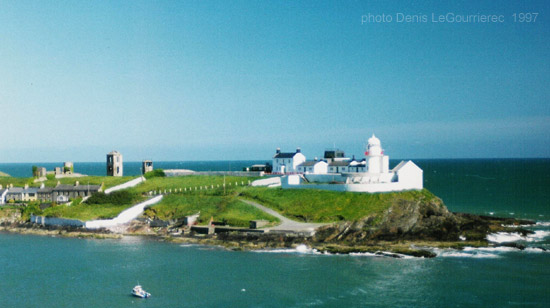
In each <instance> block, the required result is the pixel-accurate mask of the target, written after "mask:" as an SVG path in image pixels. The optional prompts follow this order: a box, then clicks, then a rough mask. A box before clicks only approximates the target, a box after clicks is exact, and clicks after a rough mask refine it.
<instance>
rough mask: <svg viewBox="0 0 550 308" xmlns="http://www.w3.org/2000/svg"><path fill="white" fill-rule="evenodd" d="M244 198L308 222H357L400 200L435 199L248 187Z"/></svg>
mask: <svg viewBox="0 0 550 308" xmlns="http://www.w3.org/2000/svg"><path fill="white" fill-rule="evenodd" d="M241 196H243V197H245V198H248V199H251V200H254V201H257V202H258V203H261V204H263V205H265V206H268V207H270V208H272V209H274V210H276V211H277V212H279V213H281V214H282V215H283V216H287V217H289V218H293V219H295V220H299V221H307V222H335V221H342V220H357V219H360V218H362V217H365V216H368V215H370V214H377V213H382V212H383V211H385V210H386V209H388V208H389V207H390V206H391V205H392V204H393V202H395V201H396V200H397V199H407V200H413V199H417V198H419V197H426V198H433V197H434V196H433V194H431V193H430V192H429V191H427V190H422V191H407V192H395V193H378V194H364V193H351V192H334V191H325V190H313V189H312V190H310V189H281V188H265V187H248V188H246V189H243V190H242V191H241Z"/></svg>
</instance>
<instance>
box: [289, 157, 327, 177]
mask: <svg viewBox="0 0 550 308" xmlns="http://www.w3.org/2000/svg"><path fill="white" fill-rule="evenodd" d="M297 170H298V172H299V173H314V174H326V173H327V172H328V164H327V162H326V161H323V160H320V161H306V162H303V163H301V164H299V165H298V168H297Z"/></svg>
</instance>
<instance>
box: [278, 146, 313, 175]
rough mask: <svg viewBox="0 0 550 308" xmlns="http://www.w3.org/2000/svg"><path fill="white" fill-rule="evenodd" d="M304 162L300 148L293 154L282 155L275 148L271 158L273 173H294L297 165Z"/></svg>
mask: <svg viewBox="0 0 550 308" xmlns="http://www.w3.org/2000/svg"><path fill="white" fill-rule="evenodd" d="M305 161H306V157H305V155H304V154H302V151H301V150H300V148H297V149H296V152H293V153H283V152H281V149H280V148H277V150H276V152H275V155H274V156H273V173H296V172H298V168H297V167H298V165H300V164H302V163H303V162H305Z"/></svg>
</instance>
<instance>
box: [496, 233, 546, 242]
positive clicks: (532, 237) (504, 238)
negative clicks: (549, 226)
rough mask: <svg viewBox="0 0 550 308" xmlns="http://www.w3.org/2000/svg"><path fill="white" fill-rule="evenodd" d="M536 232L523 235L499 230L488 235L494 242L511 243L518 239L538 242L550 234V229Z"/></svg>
mask: <svg viewBox="0 0 550 308" xmlns="http://www.w3.org/2000/svg"><path fill="white" fill-rule="evenodd" d="M534 232H535V233H534V234H528V235H527V236H523V235H521V234H520V233H517V232H497V233H492V234H489V235H487V240H488V241H490V242H493V243H510V242H517V241H525V242H538V241H542V240H544V239H545V238H546V237H548V236H550V231H547V230H536V231H534Z"/></svg>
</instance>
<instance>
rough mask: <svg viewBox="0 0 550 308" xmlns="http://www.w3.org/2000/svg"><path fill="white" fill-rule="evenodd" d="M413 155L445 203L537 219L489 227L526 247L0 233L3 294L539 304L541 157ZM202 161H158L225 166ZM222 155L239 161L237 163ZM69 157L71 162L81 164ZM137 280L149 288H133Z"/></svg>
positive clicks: (544, 169) (277, 302) (543, 240)
mask: <svg viewBox="0 0 550 308" xmlns="http://www.w3.org/2000/svg"><path fill="white" fill-rule="evenodd" d="M415 162H416V163H417V164H418V165H419V166H420V167H421V168H423V170H424V178H425V186H426V187H427V188H428V189H430V190H431V191H432V192H434V193H435V194H436V195H438V196H440V197H441V198H442V199H443V200H444V201H445V203H446V204H447V206H448V207H449V208H450V209H451V210H453V211H461V212H474V213H479V214H485V215H491V214H492V215H495V216H512V217H521V218H529V219H534V220H536V221H538V225H537V226H535V227H533V228H532V229H533V230H535V231H536V233H535V234H534V235H532V236H529V237H520V236H519V235H517V234H513V233H512V234H496V235H494V236H493V237H492V238H491V239H492V240H494V241H509V240H514V241H518V242H519V243H522V244H525V245H527V246H528V247H529V248H528V249H526V250H523V251H520V250H518V249H513V248H483V249H465V250H462V251H456V250H437V251H435V252H436V253H437V254H438V257H436V258H433V259H422V258H404V259H394V258H390V257H378V256H373V255H369V254H362V255H361V254H359V255H322V254H319V253H316V252H315V251H312V250H311V249H308V248H307V247H300V248H299V249H295V250H283V251H271V252H233V251H225V250H221V249H218V248H213V247H205V246H194V245H180V244H173V243H164V242H160V241H156V240H152V239H148V238H143V237H132V236H129V237H124V238H123V239H121V240H84V239H67V238H54V237H39V236H29V235H12V234H0V277H2V278H1V279H0V290H2V291H3V296H2V299H1V300H0V306H1V307H75V306H86V307H548V305H549V303H550V292H548V290H550V252H547V251H546V252H545V251H543V249H540V248H544V249H550V237H549V236H550V201H549V200H550V199H549V198H548V197H549V196H548V194H549V192H548V187H549V186H548V185H549V184H550V178H549V175H550V160H546V159H532V160H531V159H528V160H418V161H415ZM241 163H242V164H244V165H247V162H241ZM394 163H395V162H392V164H394ZM90 164H91V167H90V169H89V170H95V169H94V167H93V165H94V164H96V165H97V166H96V167H95V168H96V169H98V170H99V169H103V167H104V166H103V164H101V163H90ZM136 164H138V169H137V170H138V172H139V163H136ZM170 164H181V167H172V165H170ZM193 164H197V165H193ZM201 164H202V166H203V168H204V169H199V168H198V166H200V165H201ZM201 164H199V163H186V162H181V163H178V162H176V163H166V166H167V167H164V168H188V169H195V170H216V169H214V168H218V167H219V168H222V169H217V170H223V169H226V170H227V168H223V167H224V166H225V165H227V166H228V165H229V162H216V163H212V164H211V165H209V163H206V162H205V163H201ZM12 165H13V164H0V170H2V171H4V172H7V173H11V174H16V173H15V172H14V170H15V169H13V168H12V167H10V166H12ZM31 165H32V164H28V166H31ZM160 165H161V163H160V162H159V163H156V162H155V166H156V167H160ZM231 165H232V168H235V169H233V170H239V169H236V168H237V165H238V163H236V162H231ZM6 166H8V167H10V168H12V169H9V168H7V169H6ZM28 166H27V167H28ZM178 166H179V165H178ZM190 166H193V167H190ZM19 167H20V166H19ZM19 167H18V168H19ZM25 168H26V167H25ZM25 168H22V169H25ZM29 168H30V167H29ZM78 168H79V163H75V169H76V171H77V172H83V171H79V169H78ZM125 168H126V166H125ZM10 170H11V171H10ZM101 172H103V171H102V170H101V171H98V174H101ZM83 173H88V174H94V173H92V172H83ZM137 283H140V284H141V285H143V287H144V288H145V289H146V290H147V291H149V292H151V293H152V294H153V297H152V298H150V299H147V300H143V299H137V298H133V297H131V296H130V295H129V294H130V291H131V288H132V287H133V286H134V285H135V284H137Z"/></svg>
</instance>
